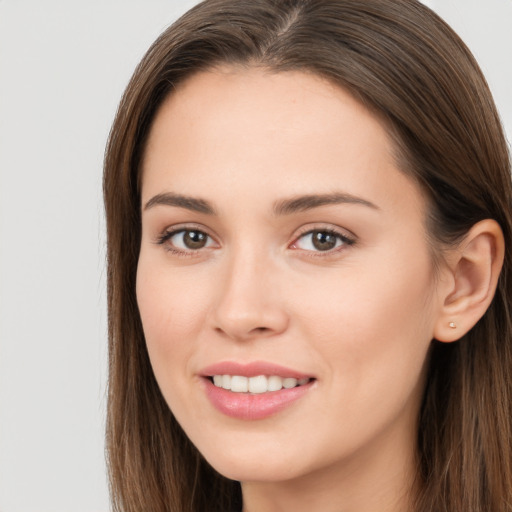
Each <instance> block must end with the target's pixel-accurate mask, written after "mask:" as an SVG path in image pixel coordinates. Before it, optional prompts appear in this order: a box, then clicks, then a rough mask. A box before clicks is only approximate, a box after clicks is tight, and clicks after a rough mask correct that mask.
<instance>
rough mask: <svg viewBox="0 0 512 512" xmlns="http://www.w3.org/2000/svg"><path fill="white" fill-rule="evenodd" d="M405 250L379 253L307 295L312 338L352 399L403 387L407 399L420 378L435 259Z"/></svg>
mask: <svg viewBox="0 0 512 512" xmlns="http://www.w3.org/2000/svg"><path fill="white" fill-rule="evenodd" d="M401 254H402V257H400V258H399V257H398V256H399V255H398V254H393V255H390V256H392V257H389V258H388V259H386V257H385V255H383V254H379V255H378V256H379V257H378V258H376V259H375V260H374V261H372V262H371V263H370V262H368V263H367V264H365V265H362V266H358V269H357V272H355V271H352V270H354V269H348V270H347V269H344V270H343V271H341V272H339V274H338V275H337V276H336V278H335V279H334V278H333V279H327V280H325V281H324V282H323V283H322V284H321V286H318V283H317V286H312V283H304V288H303V289H302V290H301V292H300V297H301V300H300V301H297V311H299V310H300V312H301V314H300V315H297V317H298V318H301V326H302V329H303V331H304V332H305V333H306V336H305V337H306V338H307V339H309V340H314V342H315V345H316V352H317V354H318V357H319V358H320V357H321V358H322V359H323V360H324V361H327V364H328V365H329V368H330V371H329V374H330V375H332V379H333V381H335V382H336V385H335V386H334V387H335V388H337V389H341V393H342V394H345V393H346V395H345V396H348V395H350V396H354V397H355V396H357V395H358V390H359V391H360V392H361V393H364V394H366V393H375V392H376V391H378V390H379V389H381V390H384V389H395V388H396V387H400V386H402V391H400V390H399V389H397V393H396V398H397V399H398V400H401V399H404V396H405V394H406V393H408V392H409V391H410V390H411V389H413V388H414V387H415V386H416V384H417V382H418V380H419V379H420V376H421V372H422V368H423V365H424V361H425V357H426V353H427V351H428V347H429V345H430V341H431V339H432V334H433V328H434V322H435V308H434V307H433V289H434V285H433V283H434V276H433V273H432V267H431V264H430V261H429V260H428V256H427V257H424V258H423V259H421V260H419V259H418V258H417V256H418V255H417V254H416V260H415V259H413V258H408V257H407V254H408V253H405V252H402V253H401ZM395 384H396V385H395ZM408 390H409V391H408ZM378 395H379V393H375V396H378ZM400 397H401V398H400ZM389 398H390V399H391V398H392V397H391V396H390V397H389Z"/></svg>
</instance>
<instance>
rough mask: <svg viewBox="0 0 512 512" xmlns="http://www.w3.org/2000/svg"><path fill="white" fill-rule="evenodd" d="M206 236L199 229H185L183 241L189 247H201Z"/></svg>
mask: <svg viewBox="0 0 512 512" xmlns="http://www.w3.org/2000/svg"><path fill="white" fill-rule="evenodd" d="M206 237H207V235H206V234H205V233H201V231H186V232H185V236H184V237H183V242H184V243H185V245H186V246H187V247H188V248H189V249H201V248H203V247H204V246H205V245H206Z"/></svg>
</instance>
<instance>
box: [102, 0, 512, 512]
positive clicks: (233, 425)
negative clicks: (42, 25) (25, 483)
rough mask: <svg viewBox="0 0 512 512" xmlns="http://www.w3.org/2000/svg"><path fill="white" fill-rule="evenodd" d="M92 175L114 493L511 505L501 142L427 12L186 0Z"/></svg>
mask: <svg viewBox="0 0 512 512" xmlns="http://www.w3.org/2000/svg"><path fill="white" fill-rule="evenodd" d="M104 189H105V204H106V215H107V230H108V265H109V326H110V381H109V410H108V426H107V438H108V455H109V464H110V476H111V488H112V496H113V503H114V506H115V509H116V510H122V511H140V510H151V511H168V510H172V511H201V512H202V511H215V510H219V511H226V510H242V509H243V510H244V511H246V512H257V511H260V510H265V511H272V510H294V511H300V510H322V511H331V510H332V511H346V512H357V511H363V510H372V511H374V510H379V511H413V510H414V511H452V512H455V511H457V512H458V511H461V510H468V511H469V510H470V511H472V512H476V511H482V512H483V511H489V510H493V511H510V510H512V491H511V489H512V466H511V463H512V457H511V448H510V447H511V442H512V429H511V417H512V414H511V412H512V411H511V405H512V396H511V385H512V384H511V382H512V379H511V375H510V373H511V368H512V343H511V342H512V339H511V338H512V330H511V329H512V327H511V319H510V307H509V304H510V303H511V299H512V297H511V293H512V287H511V284H510V279H511V277H510V266H511V253H510V251H509V250H508V247H510V244H511V242H512V240H511V237H512V230H511V215H510V212H511V206H512V187H511V182H510V159H509V155H508V152H507V146H506V142H505V139H504V136H503V132H502V128H501V126H500V122H499V118H498V115H497V113H496V110H495V107H494V105H493V102H492V99H491V95H490V93H489V91H488V88H487V85H486V83H485V80H484V78H483V76H482V74H481V72H480V70H479V68H478V66H477V64H476V63H475V61H474V59H473V57H472V56H471V54H470V53H469V51H468V50H467V48H466V47H465V46H464V44H463V43H462V42H461V41H460V40H459V39H458V37H457V36H456V35H455V34H454V33H453V31H452V30H451V29H450V28H449V27H448V26H447V25H446V24H445V23H444V22H443V21H441V20H440V19H439V18H438V17H437V16H436V15H435V14H433V13H432V12H431V11H430V10H429V9H428V8H426V7H424V6H423V5H421V4H420V3H418V2H416V1H411V0H367V1H364V2H362V1H355V0H336V1H331V0H329V1H328V0H325V1H323V0H315V1H307V0H283V1H277V0H257V1H254V0H251V1H239V0H237V1H235V0H208V1H206V2H204V3H201V4H200V5H198V6H197V7H195V8H193V9H192V10H191V11H189V12H188V13H187V14H185V15H184V16H183V17H182V18H181V19H180V20H178V21H177V22H176V23H175V24H174V25H173V26H172V27H170V28H169V29H168V30H167V31H166V32H164V33H163V34H162V36H161V37H160V38H159V39H158V40H157V41H156V42H155V44H154V45H153V46H152V48H151V49H150V50H149V51H148V53H147V55H146V56H145V57H144V59H143V61H142V62H141V64H140V65H139V67H138V68H137V70H136V72H135V74H134V76H133V78H132V80H131V82H130V84H129V86H128V88H127V90H126V92H125V95H124V97H123V99H122V102H121V105H120V108H119V111H118V115H117V118H116V120H115V123H114V126H113V129H112V133H111V137H110V141H109V145H108V148H107V153H106V160H105V178H104ZM506 249H507V250H506Z"/></svg>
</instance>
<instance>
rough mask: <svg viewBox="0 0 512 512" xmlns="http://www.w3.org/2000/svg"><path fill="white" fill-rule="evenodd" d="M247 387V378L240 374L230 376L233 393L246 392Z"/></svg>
mask: <svg viewBox="0 0 512 512" xmlns="http://www.w3.org/2000/svg"><path fill="white" fill-rule="evenodd" d="M248 388H249V379H248V378H247V377H243V376H241V375H233V376H232V377H231V391H234V392H235V393H247V390H248Z"/></svg>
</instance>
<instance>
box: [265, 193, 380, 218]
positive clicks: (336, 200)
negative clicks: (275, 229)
mask: <svg viewBox="0 0 512 512" xmlns="http://www.w3.org/2000/svg"><path fill="white" fill-rule="evenodd" d="M330 204H359V205H362V206H367V207H368V208H372V209H374V210H379V209H380V208H379V207H378V206H377V205H375V204H373V203H372V202H370V201H367V200H366V199H363V198H361V197H357V196H353V195H352V194H347V193H344V192H334V193H332V194H311V195H305V196H298V197H293V198H291V199H284V200H281V201H277V202H276V203H275V204H274V213H275V215H290V214H292V213H296V212H304V211H307V210H311V209H313V208H318V207H320V206H326V205H330Z"/></svg>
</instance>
